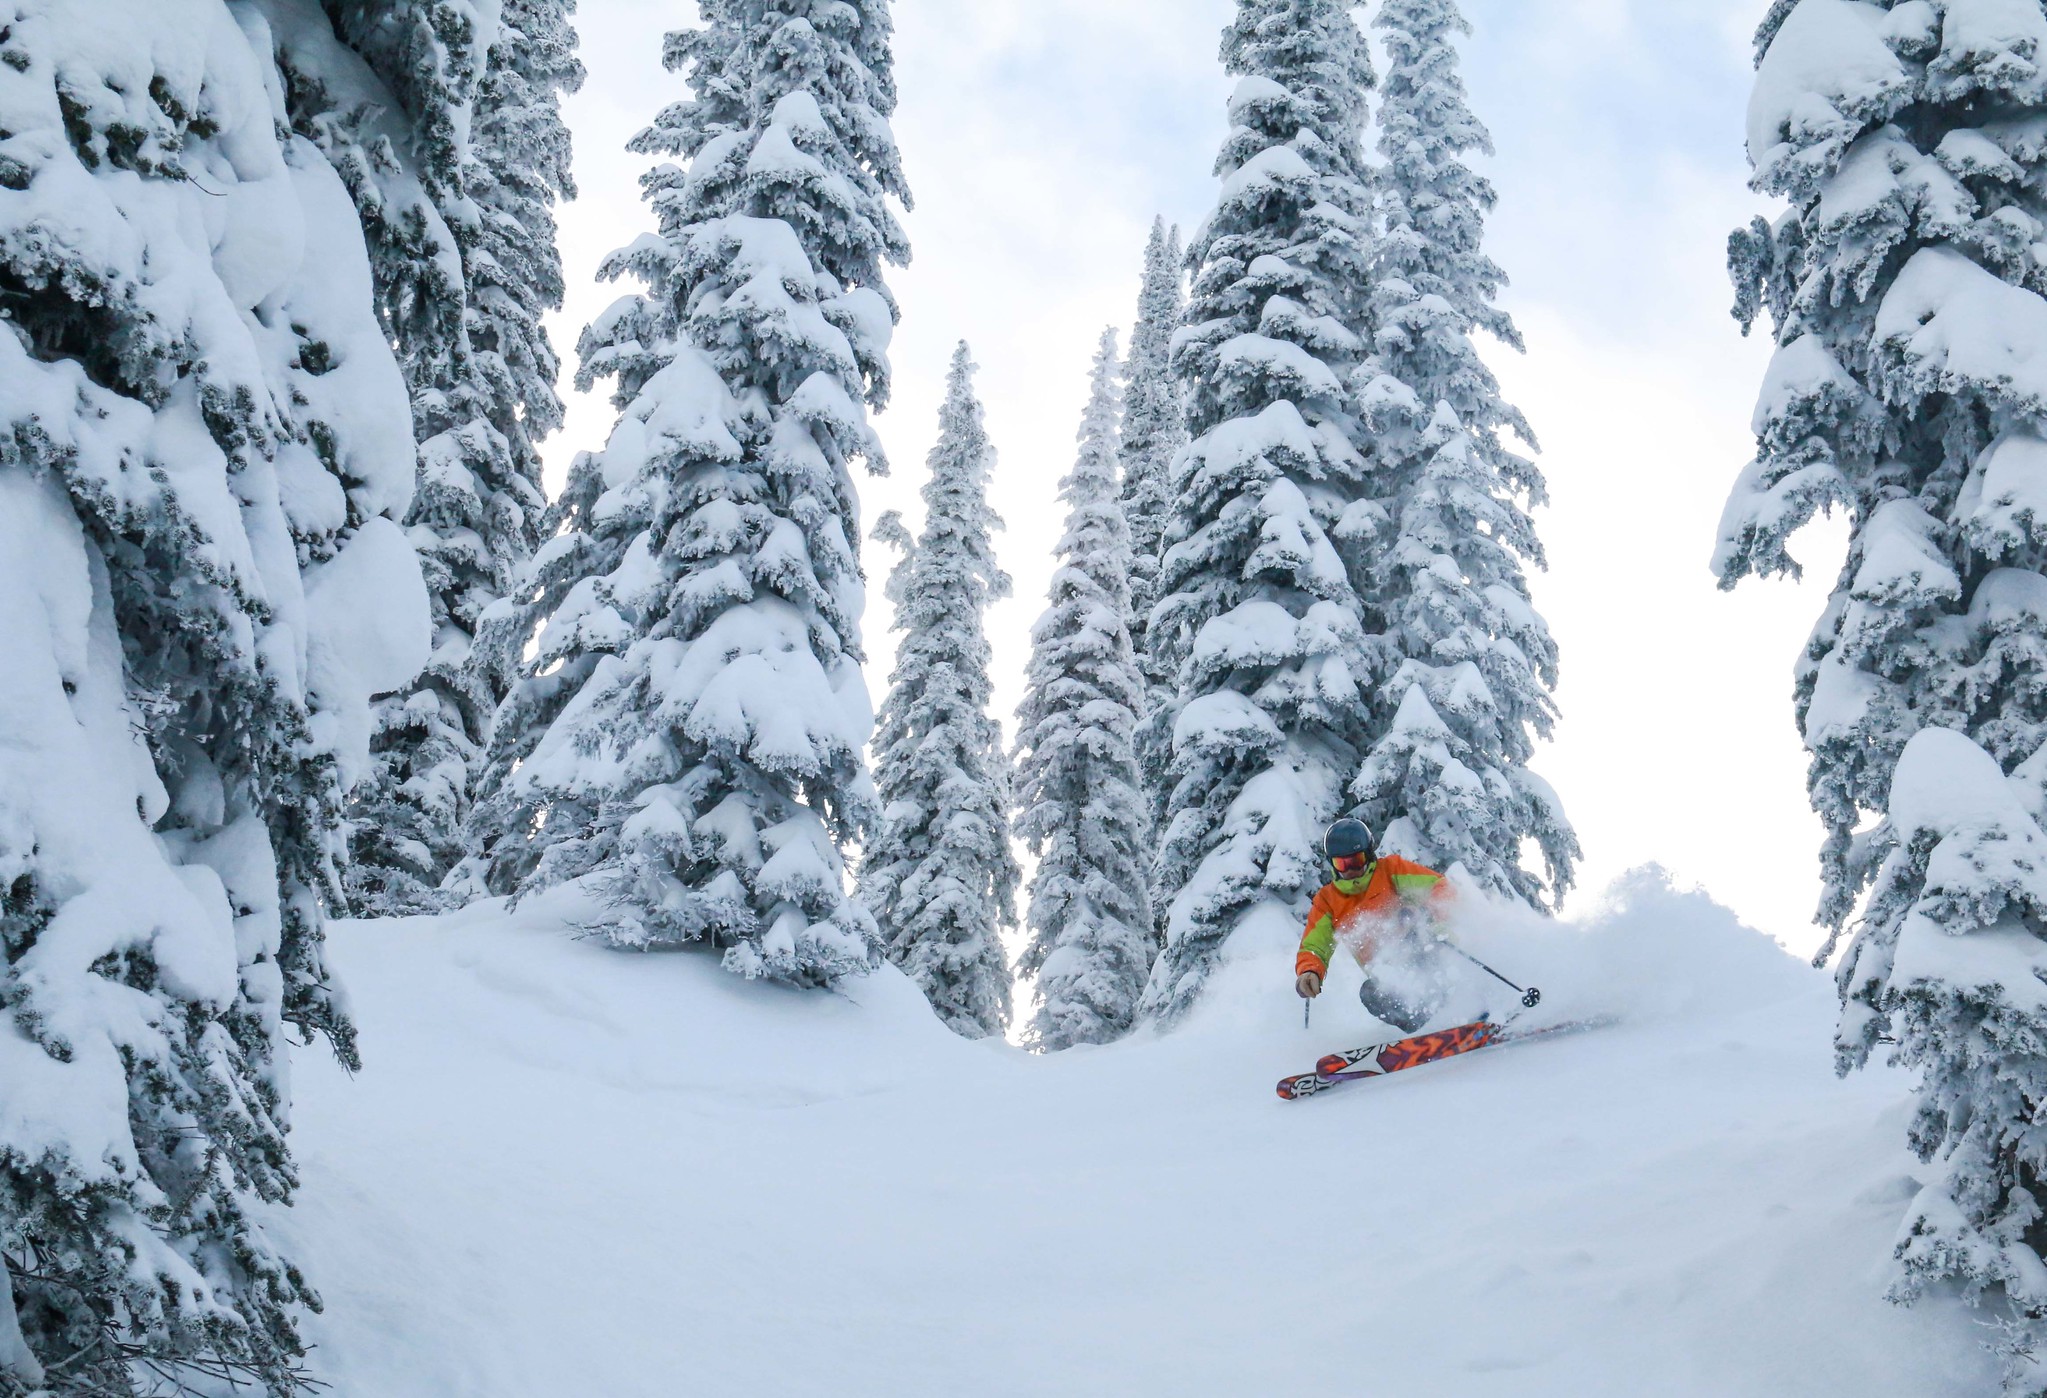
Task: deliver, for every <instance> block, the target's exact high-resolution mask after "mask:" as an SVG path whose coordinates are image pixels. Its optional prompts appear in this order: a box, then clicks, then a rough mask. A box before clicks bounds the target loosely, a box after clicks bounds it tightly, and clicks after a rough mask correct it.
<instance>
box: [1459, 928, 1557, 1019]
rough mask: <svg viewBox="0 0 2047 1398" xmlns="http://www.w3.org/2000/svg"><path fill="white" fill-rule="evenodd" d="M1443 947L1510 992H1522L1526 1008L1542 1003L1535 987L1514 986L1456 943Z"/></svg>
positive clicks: (1522, 1001)
mask: <svg viewBox="0 0 2047 1398" xmlns="http://www.w3.org/2000/svg"><path fill="white" fill-rule="evenodd" d="M1443 945H1444V946H1446V947H1448V948H1450V950H1452V951H1454V952H1456V953H1457V954H1458V955H1459V956H1461V957H1463V958H1464V959H1465V960H1466V961H1469V962H1470V963H1471V964H1472V965H1474V966H1476V967H1478V969H1479V970H1481V971H1483V972H1485V973H1486V974H1487V975H1489V976H1491V977H1492V978H1493V979H1494V980H1496V981H1498V982H1500V984H1502V985H1504V986H1506V987H1507V988H1508V989H1509V990H1518V991H1520V992H1521V1003H1522V1005H1524V1006H1525V1007H1526V1008H1528V1009H1531V1010H1532V1009H1534V1008H1535V1007H1536V1006H1537V1005H1540V1004H1541V1003H1542V992H1541V991H1539V990H1537V989H1535V988H1534V987H1533V986H1524V985H1516V984H1514V982H1512V981H1510V980H1508V979H1507V978H1506V977H1505V976H1503V975H1501V974H1500V973H1499V972H1498V971H1495V970H1494V969H1493V968H1492V967H1490V966H1488V965H1486V964H1485V962H1483V961H1480V960H1479V959H1478V958H1477V957H1475V956H1473V955H1472V954H1471V953H1470V952H1468V951H1466V950H1465V949H1464V948H1463V947H1460V946H1458V945H1457V944H1456V943H1455V942H1451V941H1444V942H1443Z"/></svg>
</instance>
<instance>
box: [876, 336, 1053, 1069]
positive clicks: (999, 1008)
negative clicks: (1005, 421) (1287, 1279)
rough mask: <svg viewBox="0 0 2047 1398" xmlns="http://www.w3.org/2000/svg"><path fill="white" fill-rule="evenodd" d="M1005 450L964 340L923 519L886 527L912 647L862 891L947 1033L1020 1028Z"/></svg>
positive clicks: (898, 691)
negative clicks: (996, 642)
mask: <svg viewBox="0 0 2047 1398" xmlns="http://www.w3.org/2000/svg"><path fill="white" fill-rule="evenodd" d="M994 468H995V448H994V446H993V445H992V444H991V443H990V442H989V440H988V432H987V429H986V428H985V427H984V426H983V424H982V421H981V404H980V401H979V400H978V399H977V398H975V396H974V362H973V358H972V356H971V355H970V354H969V353H968V350H967V346H966V345H965V344H961V345H960V347H959V348H958V349H957V350H955V351H954V352H953V357H952V367H951V370H950V372H949V373H948V374H947V376H946V381H945V402H944V404H943V405H942V406H941V407H940V409H939V414H938V442H937V444H936V445H934V446H933V447H932V448H931V455H930V458H929V459H928V461H927V462H926V469H927V470H928V471H929V477H928V479H926V481H925V482H924V490H923V496H924V527H923V530H922V531H921V532H920V533H919V534H918V535H917V537H916V538H915V539H914V540H912V539H911V538H910V535H909V532H908V530H906V529H905V528H904V526H903V522H902V519H901V518H900V517H899V516H897V515H896V514H895V513H894V512H890V513H889V514H886V515H883V516H882V517H881V519H880V521H878V523H877V525H876V528H875V535H876V537H877V538H879V539H881V540H882V541H883V542H885V543H889V544H893V545H894V546H895V547H896V548H897V549H899V550H900V551H901V553H902V557H901V559H900V560H899V561H898V563H897V565H896V568H895V571H894V572H893V573H891V574H890V575H889V581H888V597H889V600H890V601H891V602H892V603H894V604H895V609H896V616H895V630H896V631H897V632H899V633H900V634H901V637H902V640H901V642H900V643H899V644H898V646H897V649H896V663H895V668H894V669H893V670H892V671H891V672H890V674H889V687H888V697H887V698H886V699H885V700H883V702H882V706H881V714H880V719H879V722H878V723H877V725H876V729H875V735H874V772H875V780H876V782H877V783H878V784H879V786H880V789H881V821H880V823H879V825H878V826H877V827H876V829H875V833H874V837H873V839H872V841H871V842H870V843H869V844H868V846H867V848H866V850H865V851H863V853H862V857H861V864H860V897H861V900H862V901H863V902H864V903H866V905H867V906H868V908H869V909H871V910H872V911H873V913H874V920H875V922H876V923H877V924H879V926H880V928H881V936H882V944H883V946H884V947H885V948H886V949H887V952H888V957H889V960H891V961H893V962H894V963H895V964H896V965H898V966H900V967H902V968H903V970H904V971H905V972H907V973H908V975H909V977H910V979H911V980H913V981H915V982H916V983H917V986H918V988H919V989H921V990H922V991H923V992H924V995H925V998H927V999H928V1000H930V1001H931V1007H932V1009H934V1010H936V1011H937V1012H938V1017H939V1018H940V1019H941V1020H943V1021H944V1022H945V1023H946V1025H947V1026H948V1027H950V1028H951V1029H953V1030H955V1031H957V1032H958V1033H961V1034H964V1035H966V1036H967V1037H969V1038H980V1037H984V1036H987V1035H991V1034H1000V1033H1001V1032H1002V1031H1003V1030H1004V1029H1005V1028H1006V1027H1007V1026H1008V1024H1009V1014H1010V973H1009V957H1008V955H1007V954H1006V953H1005V952H1004V950H1003V947H1002V929H1003V928H1005V927H1009V926H1012V925H1014V924H1015V922H1016V886H1017V882H1018V880H1019V879H1020V878H1021V874H1020V873H1019V871H1018V869H1017V863H1016V855H1015V854H1014V852H1012V850H1011V849H1010V845H1009V813H1010V804H1011V800H1012V793H1013V790H1014V788H1013V784H1012V781H1011V775H1010V766H1009V757H1008V754H1007V753H1006V752H1005V750H1004V749H1003V745H1002V728H1001V726H1000V725H999V724H997V723H996V722H995V720H994V719H993V718H992V717H990V716H989V713H988V704H989V700H990V698H991V696H992V690H993V686H992V684H991V683H990V681H989V678H988V666H989V661H990V652H989V647H988V634H987V626H986V619H987V613H988V605H989V603H990V602H993V601H995V600H996V599H998V598H1002V597H1007V596H1008V595H1009V578H1008V576H1007V575H1006V574H1004V573H1003V571H1002V569H1001V568H1000V567H999V566H998V565H997V563H996V561H995V547H994V543H993V539H992V535H993V533H994V531H995V530H996V529H999V528H1001V521H1000V520H999V519H997V518H996V517H995V513H994V511H992V510H990V509H989V508H988V478H989V476H990V474H991V473H992V472H993V470H994Z"/></svg>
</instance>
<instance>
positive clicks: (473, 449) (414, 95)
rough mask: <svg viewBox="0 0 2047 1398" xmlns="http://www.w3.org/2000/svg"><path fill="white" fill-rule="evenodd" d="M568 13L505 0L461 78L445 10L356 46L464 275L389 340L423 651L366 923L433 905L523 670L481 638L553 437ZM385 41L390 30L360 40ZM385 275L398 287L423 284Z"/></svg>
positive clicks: (401, 712) (462, 21) (370, 798)
mask: <svg viewBox="0 0 2047 1398" xmlns="http://www.w3.org/2000/svg"><path fill="white" fill-rule="evenodd" d="M568 13H569V5H568V3H567V0H508V3H507V4H506V6H505V9H504V11H503V14H502V16H501V20H500V22H499V23H497V24H496V25H495V26H493V27H492V28H490V30H489V31H488V32H489V33H490V35H492V36H493V37H492V39H491V42H490V43H489V45H488V52H487V54H486V55H485V56H484V57H483V59H482V60H481V61H477V60H475V59H473V58H470V59H465V60H463V61H460V62H457V61H454V60H453V59H452V58H451V57H449V56H448V55H449V54H451V53H462V52H464V51H465V49H464V46H463V45H461V44H457V43H450V44H444V45H441V46H440V47H439V48H438V49H436V48H435V46H433V45H432V44H430V43H428V42H427V39H429V38H431V37H432V36H433V35H434V33H435V30H434V29H433V27H432V26H431V24H429V23H428V21H429V20H432V19H434V18H436V17H442V16H446V18H442V21H441V27H442V28H444V29H447V30H449V31H450V32H451V34H452V35H453V36H454V38H455V39H458V40H459V39H467V40H468V41H469V43H468V46H469V47H473V46H474V45H475V44H476V43H478V42H480V41H481V39H482V37H483V35H484V33H485V26H484V25H483V24H482V23H481V22H479V21H476V20H473V19H468V17H467V16H465V15H464V14H463V13H462V12H461V11H460V10H459V9H458V8H456V7H453V6H450V5H446V4H441V5H437V6H434V7H432V9H431V11H430V12H428V13H424V14H415V15H411V16H410V20H411V23H410V25H409V26H407V27H406V28H405V29H404V30H402V31H401V32H402V33H412V34H415V35H420V34H421V31H423V35H422V36H421V37H417V38H415V40H414V42H413V43H411V44H409V45H394V44H390V43H388V42H387V43H386V44H384V45H381V46H378V47H373V48H372V49H371V52H372V53H373V54H375V55H377V56H378V57H381V58H382V59H383V60H384V64H385V65H386V66H390V67H393V68H395V69H396V73H395V76H394V77H393V79H392V81H393V85H394V86H396V87H398V88H399V90H400V91H403V92H406V93H408V94H409V96H408V98H407V102H406V106H407V109H408V112H409V115H410V120H411V124H412V126H413V129H414V133H415V134H414V139H413V145H412V149H413V150H414V151H416V152H418V155H417V156H416V157H415V159H416V161H417V163H418V164H419V165H420V166H421V167H422V170H423V172H424V173H423V176H422V178H423V181H424V184H425V186H426V187H427V188H428V189H430V190H431V191H432V192H433V195H434V202H435V207H436V208H437V209H438V210H439V212H440V214H441V216H442V218H443V219H444V221H445V224H446V227H447V229H448V233H449V237H450V239H451V240H452V244H453V247H454V249H455V251H456V253H457V254H458V255H459V257H460V273H461V276H460V281H459V283H457V284H456V285H455V286H454V287H452V288H448V291H449V292H450V293H454V294H455V295H454V299H453V300H452V302H451V303H450V304H448V305H446V306H444V307H443V308H441V312H440V313H439V314H432V315H426V314H418V315H404V316H400V317H398V318H397V319H396V322H395V325H394V330H395V331H396V333H397V339H398V343H399V345H400V349H401V352H402V362H403V364H404V366H405V369H406V374H407V378H408V380H409V382H410V384H411V387H412V398H413V419H414V431H415V433H416V434H417V436H418V438H419V491H418V495H417V497H416V498H415V500H414V502H413V509H412V514H411V516H410V517H409V518H408V520H407V525H408V533H409V534H410V535H411V537H412V541H413V543H414V545H415V547H417V548H418V550H419V552H420V556H421V558H422V559H423V560H424V561H425V565H426V576H427V585H428V590H429V593H430V595H431V596H432V599H433V609H434V641H435V644H434V654H433V658H432V659H431V660H430V661H429V662H428V664H427V667H426V669H425V670H423V671H422V672H421V674H420V676H419V678H418V680H416V681H415V682H414V684H413V685H412V686H411V687H410V688H409V689H407V690H404V691H401V692H399V693H397V694H392V695H387V696H385V697H384V698H382V699H381V700H379V702H378V705H377V733H376V741H375V745H374V750H373V751H374V756H375V763H374V766H373V769H372V772H371V778H370V780H369V781H366V782H365V783H364V784H363V790H362V792H361V794H360V795H359V797H358V799H357V801H356V803H355V807H354V810H353V812H352V815H353V818H354V824H355V838H354V844H353V853H354V863H353V866H352V867H351V869H350V871H349V887H350V893H351V901H352V902H353V904H354V905H355V907H356V908H357V910H358V911H359V912H361V913H363V914H365V915H377V914H392V913H404V912H412V911H418V910H420V909H422V908H427V907H432V906H434V905H435V904H436V903H437V902H438V901H440V897H439V895H438V890H439V889H440V887H441V885H442V883H443V882H444V881H445V880H446V878H447V876H448V873H449V871H450V870H451V869H452V868H453V867H454V865H455V864H456V862H457V861H458V860H459V859H460V858H461V857H462V854H463V828H464V824H465V822H466V820H467V817H468V812H469V806H470V798H471V791H472V787H473V783H474V781H475V780H476V775H477V768H478V767H479V765H480V763H481V759H482V755H483V752H484V747H485V744H486V742H487V741H488V738H489V725H490V718H491V715H492V714H493V713H494V712H495V711H496V708H497V706H498V704H499V703H500V702H501V701H502V700H503V699H504V697H505V695H506V693H507V692H509V690H510V687H511V683H512V680H513V678H514V672H515V669H516V666H517V663H518V659H519V657H518V656H517V655H516V654H513V653H510V651H509V647H508V646H507V645H506V644H505V642H506V641H508V640H509V636H508V635H507V634H506V633H507V632H508V631H509V628H506V627H499V628H497V634H496V636H495V637H494V639H495V640H496V641H497V642H498V644H497V645H495V646H493V645H491V644H488V643H487V642H486V643H483V644H479V633H480V631H481V622H482V619H483V617H484V615H485V614H486V613H487V612H488V611H489V610H490V609H491V607H492V606H493V605H495V604H496V603H497V602H498V601H499V599H501V598H504V597H506V596H508V595H509V594H510V592H511V589H512V587H513V586H514V584H515V582H516V579H517V577H518V574H519V573H520V571H521V570H522V569H523V568H524V567H525V564H526V562H527V560H528V559H529V558H530V557H531V556H532V553H533V550H534V548H535V546H536V545H537V544H538V543H539V538H540V525H541V521H542V519H543V517H544V515H545V512H546V502H545V499H544V497H543V495H542V493H541V489H540V470H541V463H540V453H539V448H538V441H539V439H540V438H542V437H544V436H546V435H547V434H548V433H549V432H551V431H553V430H554V429H555V428H556V427H558V426H559V425H560V423H561V415H562V405H561V402H560V399H559V398H558V397H557V396H556V393H555V387H554V381H555V377H556V374H557V372H558V369H559V362H558V360H557V359H556V357H555V352H554V348H553V346H552V344H550V343H549V341H548V338H547V334H546V332H545V330H544V329H543V328H542V326H541V322H540V317H541V315H542V314H543V313H544V312H545V311H547V310H549V309H551V308H555V307H559V306H560V304H561V299H562V273H561V257H560V253H559V251H558V249H557V247H556V244H555V224H554V215H553V207H552V206H553V202H554V200H555V199H557V198H559V197H566V196H568V195H570V194H572V193H573V184H572V182H571V178H570V170H569V141H568V132H567V129H566V128H565V127H564V126H563V124H562V120H561V110H560V98H561V94H562V93H563V92H566V91H573V90H574V88H575V87H576V86H577V85H578V84H579V83H580V82H581V79H582V70H581V67H580V65H579V64H578V63H577V61H576V57H575V35H574V31H573V30H572V29H571V28H570V25H569V18H568ZM390 27H392V26H391V22H390V17H389V16H386V17H385V19H384V24H383V26H381V27H379V28H375V29H372V30H371V35H372V37H381V36H382V35H383V32H384V29H386V28H390ZM436 53H438V54H439V55H441V56H440V57H439V58H438V61H434V62H428V61H426V60H425V58H422V57H420V56H419V55H420V54H425V55H429V56H431V55H435V54H436ZM414 108H417V110H413V109H414ZM451 130H452V134H451ZM384 265H387V266H389V265H394V264H390V263H386V264H384ZM395 265H396V266H397V267H398V268H399V270H398V272H397V274H396V275H397V276H398V277H399V278H400V279H401V280H402V281H404V282H406V283H409V284H410V285H412V286H414V287H419V286H424V285H427V284H428V281H429V279H428V278H426V277H424V276H422V275H421V274H420V273H419V272H418V271H417V270H416V269H414V268H412V267H410V266H408V265H405V264H402V263H401V264H395ZM392 304H393V298H388V297H387V298H386V305H387V307H389V306H391V305H392Z"/></svg>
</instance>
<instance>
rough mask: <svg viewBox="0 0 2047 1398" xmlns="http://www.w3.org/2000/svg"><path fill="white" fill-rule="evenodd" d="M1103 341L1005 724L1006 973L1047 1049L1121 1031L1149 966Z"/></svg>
mask: <svg viewBox="0 0 2047 1398" xmlns="http://www.w3.org/2000/svg"><path fill="white" fill-rule="evenodd" d="M1116 380H1117V356H1116V332H1115V331H1114V330H1105V331H1103V332H1102V341H1101V346H1100V348H1099V349H1098V350H1097V351H1096V353H1095V365H1094V375H1093V379H1092V381H1091V384H1090V387H1089V393H1088V401H1087V409H1086V412H1085V413H1084V414H1083V415H1082V417H1081V423H1080V455H1079V458H1078V459H1077V460H1076V461H1075V462H1074V465H1073V470H1072V472H1071V473H1069V474H1068V475H1067V477H1066V479H1065V480H1064V481H1062V482H1061V483H1060V487H1059V494H1060V498H1061V499H1063V500H1064V501H1065V502H1066V532H1065V534H1064V536H1063V537H1061V539H1060V541H1059V553H1058V558H1059V566H1058V569H1057V570H1056V571H1055V572H1054V573H1053V574H1052V588H1051V605H1050V606H1049V607H1047V608H1046V610H1045V614H1044V615H1043V616H1042V617H1040V618H1039V619H1038V624H1037V625H1036V626H1035V627H1033V628H1032V630H1031V663H1030V674H1029V689H1028V691H1027V692H1026V694H1025V696H1024V701H1023V705H1022V707H1021V708H1020V709H1019V710H1018V717H1019V718H1020V719H1021V720H1022V723H1021V727H1020V729H1019V731H1018V733H1017V750H1018V753H1019V755H1020V770H1019V773H1018V776H1019V779H1020V788H1019V797H1020V800H1019V810H1018V814H1017V821H1016V828H1017V833H1018V834H1019V835H1021V836H1022V837H1023V838H1024V840H1025V841H1026V842H1028V843H1029V845H1030V847H1031V851H1032V853H1034V854H1035V855H1037V857H1038V866H1037V870H1036V872H1034V873H1033V874H1032V875H1031V885H1030V915H1029V937H1028V939H1027V940H1026V941H1025V943H1024V951H1023V955H1022V956H1021V957H1020V958H1019V962H1018V967H1017V969H1018V971H1019V972H1020V973H1021V974H1022V975H1024V976H1028V977H1033V978H1035V980H1036V990H1037V1009H1036V1011H1035V1012H1034V1013H1033V1014H1032V1016H1031V1021H1030V1024H1029V1026H1028V1027H1027V1028H1026V1030H1025V1039H1026V1041H1027V1042H1029V1043H1031V1044H1034V1045H1036V1046H1038V1047H1040V1048H1045V1049H1062V1048H1070V1047H1071V1046H1073V1045H1074V1044H1100V1043H1107V1042H1108V1041H1110V1040H1111V1039H1115V1038H1118V1037H1120V1036H1121V1035H1123V1034H1125V1033H1127V1032H1128V1031H1129V1029H1130V1026H1131V1024H1132V1023H1133V1022H1134V1021H1135V1020H1136V1017H1137V1002H1138V997H1139V996H1140V995H1141V994H1142V993H1143V991H1144V981H1145V976H1146V975H1147V974H1148V973H1149V972H1150V970H1151V963H1152V957H1153V954H1154V952H1155V951H1156V946H1155V944H1154V942H1153V940H1152V919H1151V903H1150V897H1149V894H1148V891H1147V883H1146V878H1147V865H1148V864H1149V862H1150V861H1149V850H1148V849H1147V848H1146V845H1147V837H1148V835H1149V833H1150V821H1149V819H1148V818H1147V812H1146V809H1145V797H1144V792H1143V789H1142V787H1141V785H1140V783H1139V781H1138V775H1137V751H1136V746H1135V741H1136V733H1137V723H1138V718H1139V715H1140V713H1141V712H1142V709H1143V704H1144V676H1143V674H1142V673H1141V672H1140V671H1139V670H1138V668H1137V661H1136V657H1135V655H1134V654H1133V652H1132V650H1131V647H1130V631H1129V627H1128V625H1127V624H1126V622H1125V620H1124V618H1125V617H1126V616H1127V615H1128V613H1129V590H1130V576H1131V571H1132V570H1131V567H1130V527H1129V525H1128V523H1127V522H1126V521H1125V519H1124V515H1123V504H1122V501H1121V500H1120V499H1119V498H1118V486H1117V469H1116V445H1117V442H1116V438H1117V409H1118V403H1117V398H1118V394H1117V383H1116Z"/></svg>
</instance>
